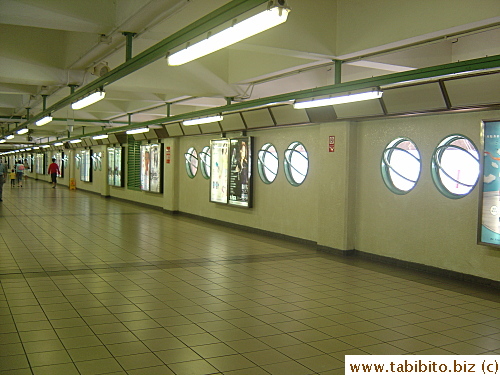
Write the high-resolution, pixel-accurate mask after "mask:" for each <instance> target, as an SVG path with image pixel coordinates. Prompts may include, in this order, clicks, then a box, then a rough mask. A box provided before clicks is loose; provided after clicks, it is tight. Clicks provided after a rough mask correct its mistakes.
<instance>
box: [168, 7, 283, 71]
mask: <svg viewBox="0 0 500 375" xmlns="http://www.w3.org/2000/svg"><path fill="white" fill-rule="evenodd" d="M289 11H290V9H287V8H284V7H274V8H271V9H267V10H265V11H263V12H260V13H258V14H256V15H255V16H253V17H250V18H247V19H246V20H243V21H241V22H238V23H236V24H235V25H233V26H231V27H229V28H227V29H225V30H222V31H221V32H219V33H217V34H214V35H211V36H209V37H208V38H207V39H204V40H202V41H201V42H198V43H195V44H193V45H191V46H189V47H187V48H185V49H182V50H180V51H178V52H175V53H173V54H172V55H170V56H169V57H168V65H182V64H185V63H187V62H189V61H192V60H195V59H197V58H200V57H202V56H205V55H208V54H210V53H212V52H215V51H217V50H220V49H222V48H225V47H227V46H230V45H232V44H234V43H236V42H239V41H240V40H243V39H246V38H248V37H251V36H252V35H255V34H258V33H261V32H263V31H265V30H267V29H270V28H272V27H274V26H277V25H279V24H281V23H283V22H285V21H286V19H287V17H288V12H289Z"/></svg>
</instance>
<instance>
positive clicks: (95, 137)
mask: <svg viewBox="0 0 500 375" xmlns="http://www.w3.org/2000/svg"><path fill="white" fill-rule="evenodd" d="M108 137H109V135H107V134H101V135H95V136H93V137H92V139H106V138H108Z"/></svg>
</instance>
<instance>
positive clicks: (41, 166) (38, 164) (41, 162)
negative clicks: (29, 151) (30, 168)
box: [35, 154, 45, 174]
mask: <svg viewBox="0 0 500 375" xmlns="http://www.w3.org/2000/svg"><path fill="white" fill-rule="evenodd" d="M35 156H36V159H35V172H36V173H37V174H45V154H36V155H35Z"/></svg>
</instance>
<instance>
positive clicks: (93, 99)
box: [71, 91, 106, 109]
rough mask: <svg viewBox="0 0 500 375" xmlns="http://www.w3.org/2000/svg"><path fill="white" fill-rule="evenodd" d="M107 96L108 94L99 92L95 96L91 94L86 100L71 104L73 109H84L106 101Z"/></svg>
mask: <svg viewBox="0 0 500 375" xmlns="http://www.w3.org/2000/svg"><path fill="white" fill-rule="evenodd" d="M105 96H106V93H105V92H104V91H97V92H94V93H93V94H90V95H89V96H86V97H84V98H81V99H80V100H78V101H76V102H74V103H71V109H82V108H85V107H87V106H89V105H91V104H94V103H95V102H98V101H99V100H102V99H104V97H105Z"/></svg>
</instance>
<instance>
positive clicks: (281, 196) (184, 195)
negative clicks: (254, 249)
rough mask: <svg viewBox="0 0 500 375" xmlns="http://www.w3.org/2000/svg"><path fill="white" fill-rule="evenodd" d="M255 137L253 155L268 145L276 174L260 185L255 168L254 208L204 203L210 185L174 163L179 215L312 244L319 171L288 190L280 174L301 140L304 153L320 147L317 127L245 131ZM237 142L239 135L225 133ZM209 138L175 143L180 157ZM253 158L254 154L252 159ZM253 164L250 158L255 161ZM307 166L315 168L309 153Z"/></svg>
mask: <svg viewBox="0 0 500 375" xmlns="http://www.w3.org/2000/svg"><path fill="white" fill-rule="evenodd" d="M248 135H250V136H253V137H254V151H256V150H259V149H260V147H262V145H263V144H265V143H267V142H271V143H273V144H274V145H275V147H276V149H277V150H278V153H279V157H280V169H279V174H278V177H277V178H276V180H275V181H274V182H273V183H272V184H270V185H266V184H264V183H263V182H262V181H261V180H260V178H259V177H258V175H257V169H256V168H255V165H254V169H253V172H254V178H253V181H254V190H253V191H254V197H255V201H254V207H253V208H251V209H244V208H239V207H230V206H226V205H220V204H215V203H210V202H209V190H208V189H209V181H208V180H205V179H204V178H203V177H202V175H201V173H198V174H197V175H196V176H195V178H194V179H190V178H189V177H188V176H187V174H186V172H185V167H184V164H183V163H179V168H180V170H179V210H180V211H183V212H188V213H191V214H195V215H200V216H204V217H209V218H213V219H218V220H223V221H228V222H234V223H237V224H240V225H245V226H250V227H254V228H258V229H263V230H268V231H272V232H276V233H280V234H286V235H289V236H294V237H299V238H303V239H307V240H312V241H316V238H317V233H318V214H317V211H318V199H317V195H318V194H317V192H318V185H317V184H316V183H315V181H316V179H317V178H319V177H318V176H319V175H320V171H319V170H318V169H316V168H311V169H310V171H309V175H308V177H307V178H306V180H305V182H304V183H303V184H302V185H300V186H299V187H293V186H291V185H290V184H289V183H288V182H287V181H286V178H285V174H284V172H283V152H284V150H285V149H286V147H287V146H288V145H289V144H290V143H292V142H294V141H299V140H300V141H301V142H302V143H303V144H304V145H305V147H306V149H307V150H308V151H309V152H310V150H315V149H317V148H318V146H319V144H320V139H319V137H318V136H319V126H308V127H292V128H287V129H286V130H262V131H253V132H249V133H248ZM227 136H228V137H237V136H238V134H230V133H228V134H227ZM211 138H213V137H211V136H204V137H186V138H181V140H180V146H179V147H180V152H181V158H180V159H182V160H183V156H182V155H183V154H184V153H185V152H186V151H187V149H188V148H189V147H195V148H196V150H197V151H198V152H199V151H200V150H201V149H202V148H203V147H204V146H208V145H209V143H210V139H211ZM254 155H255V154H254ZM253 160H254V161H255V160H256V159H255V156H254V159H253ZM310 160H311V163H312V164H315V163H317V161H318V160H317V156H316V153H315V152H312V154H311V156H310Z"/></svg>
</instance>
